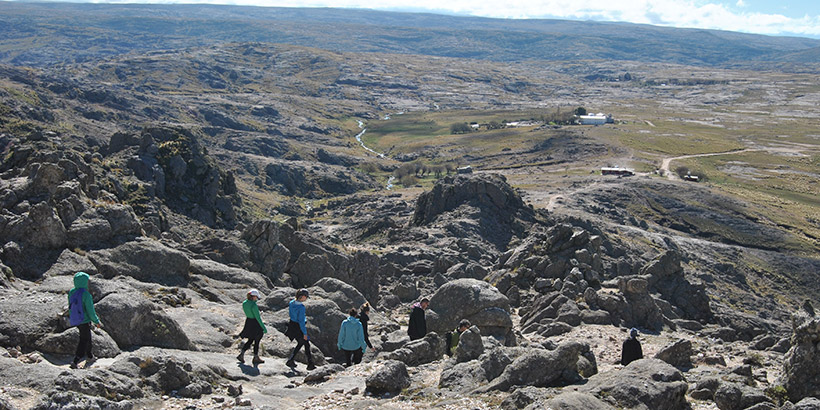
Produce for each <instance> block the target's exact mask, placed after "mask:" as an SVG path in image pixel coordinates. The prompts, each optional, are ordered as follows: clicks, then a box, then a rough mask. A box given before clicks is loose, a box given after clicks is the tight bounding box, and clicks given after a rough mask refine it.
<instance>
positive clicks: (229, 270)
mask: <svg viewBox="0 0 820 410" xmlns="http://www.w3.org/2000/svg"><path fill="white" fill-rule="evenodd" d="M190 264H191V266H190V271H191V273H192V274H196V275H202V276H205V277H208V278H211V279H216V280H219V281H223V282H228V283H233V284H236V285H239V286H240V287H242V288H247V287H250V288H256V289H259V290H260V291H263V292H265V291H267V290H268V289H270V287H271V286H270V284H269V283H268V281H267V280H266V278H265V277H264V276H262V275H261V274H259V273H256V272H249V271H247V270H245V269H240V268H233V267H230V266H226V265H223V264H221V263H219V262H215V261H212V260H210V259H194V260H191V261H190Z"/></svg>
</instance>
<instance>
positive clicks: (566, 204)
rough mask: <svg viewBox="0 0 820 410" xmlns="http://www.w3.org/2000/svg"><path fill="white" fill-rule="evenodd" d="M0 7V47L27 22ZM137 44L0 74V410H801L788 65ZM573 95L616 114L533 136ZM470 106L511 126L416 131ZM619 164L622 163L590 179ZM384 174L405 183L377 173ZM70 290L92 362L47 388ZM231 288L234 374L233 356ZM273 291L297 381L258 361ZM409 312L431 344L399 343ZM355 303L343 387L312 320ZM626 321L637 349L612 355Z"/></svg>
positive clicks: (799, 153)
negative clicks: (81, 277)
mask: <svg viewBox="0 0 820 410" xmlns="http://www.w3.org/2000/svg"><path fill="white" fill-rule="evenodd" d="M14 5H15V7H13V8H11V9H8V10H12V11H15V10H16V11H15V12H7V13H11V14H14V13H18V14H16V17H14V21H17V22H18V25H16V26H14V27H19V22H20V21H26V19H27V17H26V14H25V13H22V14H20V12H19V9H20V8H21V7H22V8H25V7H35V6H29V5H18V4H14ZM37 7H45V6H37ZM208 9H210V8H203V9H198V11H197V12H198V13H206V11H207V10H208ZM102 10H108V11H109V12H112V13H113V14H112V15H115V14H116V13H114V12H113V11H112V10H120V9H119V8H112V9H105V7H102ZM203 10H205V11H203ZM214 10H221V11H222V12H228V11H230V10H237V9H235V8H224V9H220V8H218V7H217V8H214ZM240 10H241V9H240ZM206 14H207V13H206ZM408 24H409V23H408ZM419 24H420V23H419ZM465 24H466V23H465ZM7 30H8V28H7ZM37 30H42V28H40V29H37ZM58 31H59V30H58ZM61 33H62V32H61ZM678 34H680V33H678ZM43 35H44V36H45V34H43ZM65 35H66V36H67V37H68V38H82V36H79V37H78V36H72V35H69V34H65ZM154 35H157V34H156V33H154ZM163 36H165V35H163ZM726 36H728V37H731V35H730V34H726ZM35 37H36V36H35ZM10 38H11V37H10ZM15 38H17V37H15ZM160 38H162V39H164V41H167V43H166V44H167V46H168V48H167V49H163V50H158V51H157V50H155V51H149V52H146V51H145V50H144V49H143V48H141V46H137V45H134V44H131V45H129V44H126V43H116V44H118V45H117V47H118V48H117V50H119V51H117V52H109V51H110V50H108V51H105V50H102V51H98V52H96V51H95V50H90V51H89V54H88V55H86V56H84V57H82V58H80V59H78V60H77V61H68V60H65V59H62V58H58V57H56V56H52V58H51V60H49V58H47V57H48V55H49V53H48V47H44V48H38V49H34V51H33V52H42V56H40V57H37V61H40V59H41V58H42V59H44V60H43V61H50V62H48V63H45V64H43V63H42V61H41V62H39V63H37V64H34V63H32V60H31V59H32V58H33V57H31V56H32V55H34V54H26V56H23V55H21V57H20V58H19V59H13V58H12V59H8V58H7V57H8V55H6V56H5V57H4V58H5V60H4V61H7V62H10V63H12V64H13V65H0V154H2V156H0V161H1V162H0V203H2V211H1V212H0V244H2V247H0V272H1V273H0V356H2V357H0V362H1V363H0V409H28V408H35V409H57V408H77V409H80V408H82V409H86V408H100V409H132V408H233V407H238V408H327V409H331V408H333V409H336V408H351V409H353V408H395V409H406V408H419V409H421V408H447V409H453V408H471V409H472V408H487V409H490V408H503V409H521V408H528V409H542V408H565V409H616V408H635V409H715V408H717V409H721V410H734V409H738V410H739V409H756V410H762V409H783V410H786V409H817V408H820V394H818V392H820V372H819V371H818V369H820V366H818V364H820V350H819V349H820V348H819V347H818V346H820V316H818V315H817V314H816V312H815V310H814V309H815V308H816V307H817V302H818V301H820V286H818V284H817V280H816V279H817V272H818V269H819V268H820V261H819V260H818V257H817V252H818V250H820V245H819V244H818V241H820V239H818V238H820V236H818V232H820V225H818V222H817V221H820V213H818V206H817V203H816V197H817V196H816V194H817V192H818V191H817V181H818V180H819V179H818V173H820V162H818V158H820V156H819V155H818V151H819V150H818V145H820V144H818V143H817V141H816V140H817V138H818V136H817V132H816V128H815V127H816V126H817V125H818V124H817V122H818V120H820V111H818V109H817V104H815V102H817V101H820V92H818V91H817V90H818V89H820V88H818V87H819V86H820V85H818V84H817V77H816V76H815V75H813V74H812V73H814V71H813V70H815V69H814V68H813V66H812V65H811V64H806V65H800V66H791V67H789V68H788V69H785V68H783V69H782V70H780V71H777V70H775V71H765V70H760V71H754V70H752V71H748V70H741V69H738V68H713V67H712V68H709V67H707V68H703V67H695V66H682V65H675V64H670V63H668V62H651V63H647V62H640V61H638V60H628V61H619V62H613V61H611V60H590V61H582V62H579V61H560V62H555V61H552V62H546V60H534V61H526V62H516V63H511V62H509V61H506V62H504V61H501V62H498V61H493V60H492V59H469V60H468V59H459V58H445V57H442V56H441V55H439V54H436V53H434V52H430V53H428V54H426V55H425V54H424V53H421V52H418V51H416V52H418V53H419V54H415V55H407V54H401V53H399V54H391V53H389V52H387V51H385V50H378V51H382V52H383V53H347V52H337V51H326V50H321V49H319V48H305V47H301V46H292V45H285V44H272V43H268V42H263V41H265V40H264V39H257V40H258V42H247V41H242V42H230V43H218V44H210V43H209V44H206V45H202V44H191V43H188V42H185V41H181V40H180V39H179V38H176V40H174V36H173V35H169V36H168V37H162V36H161V37H160ZM228 40H232V41H233V40H234V39H233V38H232V37H231V38H229V39H228ZM135 41H136V40H135ZM174 41H180V43H175V42H174ZM773 41H774V40H773ZM797 43H799V41H798V40H793V41H792V43H791V44H792V47H796V48H800V47H805V45H803V46H798V45H796V44H797ZM175 44H176V45H179V46H180V48H175V47H174V45H175ZM317 46H318V45H317ZM112 47H113V46H112ZM320 48H321V47H320ZM122 51H131V53H130V54H123V53H121V52H122ZM400 51H401V52H407V51H408V50H407V49H402V50H400ZM121 54H123V55H121ZM44 56H45V57H44ZM499 58H500V57H499ZM630 58H637V57H634V56H633V57H630ZM689 58H695V57H694V56H690V57H689ZM738 58H740V57H738ZM760 58H763V57H760ZM653 61H655V60H653ZM26 64H31V65H36V66H38V67H40V68H33V67H30V66H27V65H26ZM721 64H723V63H721ZM744 67H747V68H748V66H744ZM803 72H807V73H809V74H801V73H803ZM626 73H629V76H628V77H627V76H626V75H625V74H626ZM579 105H589V106H596V107H605V108H602V109H610V108H613V109H619V110H622V118H623V119H621V120H619V122H618V123H616V124H612V125H607V126H603V127H582V126H562V125H556V124H555V123H554V122H553V123H552V124H550V120H549V118H546V117H547V116H548V115H553V116H554V117H555V118H557V116H558V114H560V112H561V110H562V109H563V110H564V111H565V112H566V110H567V109H568V108H567V107H568V106H569V107H576V106H579ZM562 107H563V108H562ZM704 107H706V108H704ZM556 109H557V112H556ZM646 112H655V113H656V114H653V115H654V116H652V117H644V115H646V114H644V113H646ZM673 115H674V116H675V117H674V118H673V119H672V120H669V117H670V116H673ZM391 116H393V117H403V118H409V119H402V120H401V121H399V120H397V119H392V120H391ZM509 116H517V117H509ZM473 117H475V118H476V119H477V121H476V122H477V123H478V122H489V119H493V120H496V119H497V120H500V119H501V118H508V119H516V118H518V117H520V118H524V119H532V120H533V121H535V122H537V124H536V125H533V126H529V127H528V128H527V127H525V128H521V129H516V128H514V127H512V126H510V127H508V128H504V129H501V130H495V131H487V132H486V133H482V132H476V133H470V134H469V135H465V136H459V135H450V134H449V131H446V129H447V127H449V125H450V124H449V123H447V122H444V121H455V120H452V118H458V119H459V121H463V120H468V121H472V118H473ZM485 118H486V119H487V120H486V121H482V120H481V119H485ZM649 118H651V120H650V119H649ZM439 123H443V124H444V126H443V127H441V124H439ZM394 124H398V125H394ZM406 124H410V125H406ZM692 124H695V125H692ZM391 126H393V127H394V129H393V130H392V131H391V130H390V127H391ZM402 127H404V128H402ZM436 127H439V128H436ZM441 128H443V129H445V131H444V132H441V131H439V130H440V129H441ZM385 129H387V131H385ZM407 129H409V130H410V131H407ZM715 130H717V131H715ZM717 132H720V134H715V133H717ZM403 133H406V134H403ZM724 133H725V134H724ZM356 135H358V136H359V138H360V139H359V140H357V139H356V137H355V136H356ZM396 135H402V136H403V137H396ZM456 138H462V139H460V140H456ZM670 141H671V142H670ZM368 144H369V145H368ZM367 147H371V148H370V149H371V150H370V151H369V150H367V149H365V148H367ZM374 151H375V152H384V153H385V154H382V155H376V154H375V153H374ZM679 151H681V152H683V153H687V154H688V153H693V152H694V153H702V152H706V153H710V155H711V153H720V152H724V151H725V152H729V153H731V155H735V156H736V157H731V158H729V159H728V160H727V162H719V163H716V164H712V163H709V162H702V163H686V164H687V165H690V166H693V165H697V166H701V167H706V166H710V167H712V168H708V169H709V170H710V172H711V174H710V177H711V179H712V181H713V182H708V183H706V184H702V185H693V184H691V183H687V182H684V181H682V180H680V179H676V178H674V177H673V178H672V179H668V178H666V176H664V177H663V178H662V177H661V176H660V175H659V174H660V172H659V171H656V169H658V168H661V167H659V166H658V165H660V164H661V163H662V162H663V161H662V160H664V159H669V158H672V157H676V158H678V159H677V161H683V159H682V158H683V157H684V155H680V154H681V152H679ZM741 154H747V155H748V156H742V155H741ZM708 158H711V157H708ZM784 158H785V159H784ZM670 160H671V159H670ZM622 161H628V163H629V164H631V165H632V166H639V167H643V168H642V169H641V170H640V172H639V175H637V176H635V177H631V178H615V177H612V178H607V177H604V176H602V175H600V174H595V173H594V172H593V173H592V174H590V172H589V170H590V169H593V170H594V169H596V168H598V167H600V166H601V164H607V163H610V164H619V163H624V162H622ZM668 162H669V161H667V165H666V167H667V168H666V171H669V165H668ZM408 164H410V165H413V166H416V165H418V168H416V171H415V174H416V175H418V176H419V180H418V181H416V182H412V183H402V184H399V183H398V182H394V181H395V179H394V178H395V175H397V172H398V171H400V170H401V169H402V167H404V166H406V165H408ZM467 164H469V165H471V166H472V167H473V170H474V172H472V173H468V174H457V173H455V172H453V171H454V167H453V166H451V165H467ZM445 165H448V166H450V167H445ZM422 166H429V167H431V168H430V169H432V168H435V169H437V171H435V170H434V171H423V168H422ZM737 169H743V170H744V171H743V172H738V171H737ZM718 171H720V172H718ZM750 175H753V176H754V178H750V177H749V176H750ZM749 181H751V182H749ZM755 184H757V185H755ZM78 271H83V272H87V273H88V274H89V275H90V276H91V281H90V287H89V290H90V293H91V294H92V295H93V297H94V300H95V302H96V310H97V313H98V315H99V317H100V319H101V321H102V323H103V327H102V328H101V329H95V330H94V333H93V342H94V354H95V355H96V356H97V357H99V360H97V361H96V363H94V364H93V365H91V366H89V368H84V369H70V368H69V366H68V364H69V363H70V361H71V358H72V355H73V351H74V348H75V346H76V343H77V340H78V337H79V336H78V331H77V330H76V329H75V328H74V327H71V326H70V325H69V323H68V317H67V297H66V294H67V292H68V290H70V289H71V287H72V286H73V285H72V283H73V282H72V277H73V275H74V274H75V273H76V272H78ZM249 288H256V289H258V290H259V291H260V292H261V294H262V298H261V300H260V302H259V305H260V310H261V314H262V318H263V320H264V321H265V323H266V324H267V325H268V329H269V330H270V332H269V333H268V334H266V335H265V337H264V339H263V341H262V351H263V354H262V355H263V356H264V358H265V359H266V362H265V363H263V364H260V365H258V366H250V365H245V364H240V363H239V362H237V361H236V358H235V355H236V354H237V353H238V351H239V346H240V343H241V342H240V340H239V336H238V333H239V331H240V328H241V324H242V321H243V319H244V318H243V312H242V308H241V302H242V301H243V300H244V299H245V294H246V292H247V290H248V289H249ZM299 288H307V289H309V290H310V294H311V298H310V299H309V300H308V302H307V303H306V306H307V316H308V324H307V328H308V333H309V334H310V335H311V340H312V342H313V344H312V345H313V346H312V349H313V356H314V357H316V358H318V359H317V365H318V368H317V369H315V370H313V371H310V372H308V371H306V370H305V367H304V364H305V358H304V357H301V355H299V356H297V362H298V363H299V366H297V368H296V369H295V370H294V369H291V368H289V367H287V366H285V360H286V357H287V355H288V354H289V352H290V349H291V348H292V344H291V343H290V342H289V341H288V339H287V338H286V337H285V336H284V334H283V332H284V328H285V326H286V324H287V321H288V315H287V310H286V308H287V303H288V302H289V301H290V300H291V299H292V298H293V295H294V293H295V291H296V290H297V289H299ZM422 297H428V298H429V299H430V307H429V309H428V310H427V312H426V320H427V325H428V330H429V333H428V334H427V335H426V336H425V337H424V338H422V339H419V340H415V341H410V340H409V338H408V337H407V334H406V328H407V319H408V313H409V308H410V306H411V305H412V303H414V302H416V301H418V300H419V299H420V298H422ZM365 302H369V303H370V304H371V305H372V306H373V310H372V312H371V323H370V339H371V341H372V342H373V345H374V348H373V349H368V351H367V353H366V355H365V360H364V362H363V363H362V364H358V365H354V366H351V367H347V368H346V367H344V366H342V365H341V364H340V363H342V357H341V355H340V352H339V351H338V350H337V347H336V341H337V335H338V329H339V325H340V323H341V321H342V320H344V319H345V317H346V313H345V312H346V311H347V310H348V309H350V308H351V307H358V306H360V305H361V304H363V303H365ZM465 318H466V319H469V320H470V322H471V323H472V325H473V326H472V327H471V328H470V329H469V330H468V331H467V332H465V334H464V335H462V336H461V338H460V342H459V347H458V349H457V352H456V354H455V355H453V356H452V357H450V356H447V355H446V354H445V344H446V342H445V335H446V332H448V331H451V330H452V329H454V328H455V327H456V326H457V324H458V322H459V321H460V320H461V319H465ZM632 327H636V328H638V329H639V330H640V333H641V334H640V336H639V338H640V340H641V341H642V343H643V352H644V359H642V360H638V361H636V362H633V363H631V364H629V365H627V366H622V365H621V364H619V359H620V349H621V343H622V341H623V340H624V339H625V338H626V333H627V330H628V329H630V328H632Z"/></svg>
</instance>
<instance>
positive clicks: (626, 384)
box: [578, 359, 689, 410]
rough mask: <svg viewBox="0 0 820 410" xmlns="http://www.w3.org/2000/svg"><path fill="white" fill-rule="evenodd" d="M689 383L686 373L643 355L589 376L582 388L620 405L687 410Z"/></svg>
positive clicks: (620, 406)
mask: <svg viewBox="0 0 820 410" xmlns="http://www.w3.org/2000/svg"><path fill="white" fill-rule="evenodd" d="M688 388H689V385H688V384H687V383H686V380H685V379H684V377H683V374H682V373H681V372H680V371H679V370H678V369H675V368H674V367H672V365H670V364H668V363H666V362H663V361H661V360H658V359H641V360H636V361H634V362H632V363H630V364H629V365H628V366H626V367H624V368H623V369H621V371H618V372H606V373H601V374H597V375H595V376H593V377H590V378H589V381H588V382H587V383H586V384H585V385H583V386H580V387H579V388H578V391H579V392H582V393H591V394H593V395H595V396H596V397H606V399H605V401H607V402H609V403H610V404H612V405H614V406H616V407H619V408H636V407H641V408H649V409H668V410H685V409H689V404H688V403H687V402H686V390H687V389H688Z"/></svg>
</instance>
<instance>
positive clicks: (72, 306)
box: [68, 288, 85, 326]
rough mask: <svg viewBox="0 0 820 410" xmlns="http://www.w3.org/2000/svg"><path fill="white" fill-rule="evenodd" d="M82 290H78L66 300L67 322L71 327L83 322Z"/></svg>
mask: <svg viewBox="0 0 820 410" xmlns="http://www.w3.org/2000/svg"><path fill="white" fill-rule="evenodd" d="M84 294H85V289H84V288H78V289H77V290H76V291H75V292H74V293H73V294H72V295H71V297H70V298H69V299H68V322H69V323H71V326H77V325H81V324H82V323H83V322H85V308H83V295H84Z"/></svg>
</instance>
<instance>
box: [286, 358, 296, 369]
mask: <svg viewBox="0 0 820 410" xmlns="http://www.w3.org/2000/svg"><path fill="white" fill-rule="evenodd" d="M285 366H287V367H290V368H294V367H296V362H294V361H293V359H290V360H288V361H287V362H285Z"/></svg>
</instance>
